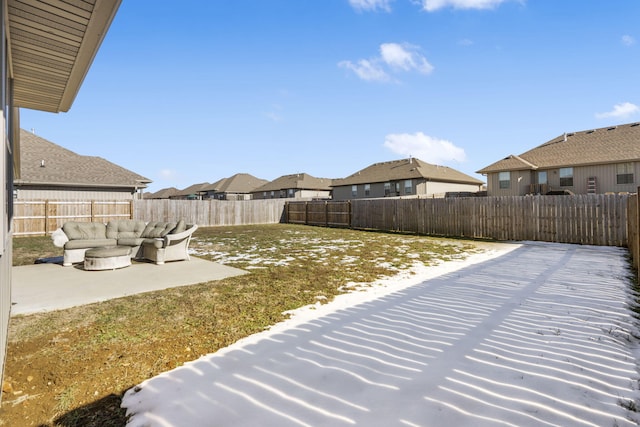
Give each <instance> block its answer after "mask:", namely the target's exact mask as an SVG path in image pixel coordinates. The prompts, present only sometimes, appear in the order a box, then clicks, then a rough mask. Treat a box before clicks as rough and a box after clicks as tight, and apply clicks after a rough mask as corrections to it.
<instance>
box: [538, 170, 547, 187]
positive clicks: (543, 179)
mask: <svg viewBox="0 0 640 427" xmlns="http://www.w3.org/2000/svg"><path fill="white" fill-rule="evenodd" d="M538 184H547V171H540V172H538Z"/></svg>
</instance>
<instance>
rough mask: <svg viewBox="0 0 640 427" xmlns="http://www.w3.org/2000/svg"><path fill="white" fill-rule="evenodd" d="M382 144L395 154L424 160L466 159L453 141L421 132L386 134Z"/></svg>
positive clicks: (440, 162)
mask: <svg viewBox="0 0 640 427" xmlns="http://www.w3.org/2000/svg"><path fill="white" fill-rule="evenodd" d="M384 146H385V147H386V148H388V149H389V150H391V151H393V152H394V153H396V154H401V155H403V156H413V157H416V158H418V159H420V160H424V161H425V162H429V163H434V164H443V163H446V162H451V161H456V162H463V161H465V160H466V154H465V152H464V150H463V149H462V148H460V147H456V146H455V145H453V143H451V142H449V141H447V140H444V139H438V138H434V137H431V136H429V135H425V134H424V133H422V132H416V133H413V134H410V133H398V134H390V135H387V136H386V138H385V141H384Z"/></svg>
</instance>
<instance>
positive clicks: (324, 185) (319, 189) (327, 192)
mask: <svg viewBox="0 0 640 427" xmlns="http://www.w3.org/2000/svg"><path fill="white" fill-rule="evenodd" d="M331 182H332V180H331V179H328V178H316V177H313V176H311V175H309V174H306V173H296V174H293V175H284V176H281V177H280V178H276V179H275V180H273V181H271V182H268V183H266V184H264V185H263V186H261V187H258V188H256V189H255V190H254V191H252V192H251V195H252V198H253V199H284V198H287V199H297V200H318V199H330V198H331Z"/></svg>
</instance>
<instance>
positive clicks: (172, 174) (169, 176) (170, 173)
mask: <svg viewBox="0 0 640 427" xmlns="http://www.w3.org/2000/svg"><path fill="white" fill-rule="evenodd" d="M177 175H178V174H177V173H176V171H174V170H171V169H162V170H161V171H160V178H161V179H165V180H167V181H170V180H173V179H175V178H176V177H177Z"/></svg>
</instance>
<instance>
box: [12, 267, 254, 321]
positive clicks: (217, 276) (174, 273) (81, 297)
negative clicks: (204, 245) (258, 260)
mask: <svg viewBox="0 0 640 427" xmlns="http://www.w3.org/2000/svg"><path fill="white" fill-rule="evenodd" d="M242 274H246V271H244V270H240V269H238V268H233V267H228V266H225V265H222V264H218V263H215V262H211V261H206V260H203V259H201V258H197V257H193V256H192V257H191V260H190V262H172V263H166V264H165V265H163V267H162V268H158V266H156V265H155V264H153V263H149V262H133V263H132V264H131V266H129V267H127V268H122V269H118V270H104V271H93V272H91V273H90V274H88V273H87V272H86V271H85V270H84V268H83V266H82V265H77V266H74V267H62V266H61V265H60V264H56V263H40V264H34V265H26V266H19V267H13V271H12V276H13V279H12V295H11V302H12V306H11V315H12V316H16V315H25V314H33V313H38V312H45V311H53V310H62V309H66V308H71V307H75V306H78V305H83V304H90V303H95V302H100V301H106V300H109V299H113V298H120V297H125V296H128V295H134V294H139V293H143V292H150V291H157V290H161V289H168V288H175V287H179V286H189V285H195V284H198V283H204V282H209V281H213V280H221V279H224V278H227V277H232V276H239V275H242Z"/></svg>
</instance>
